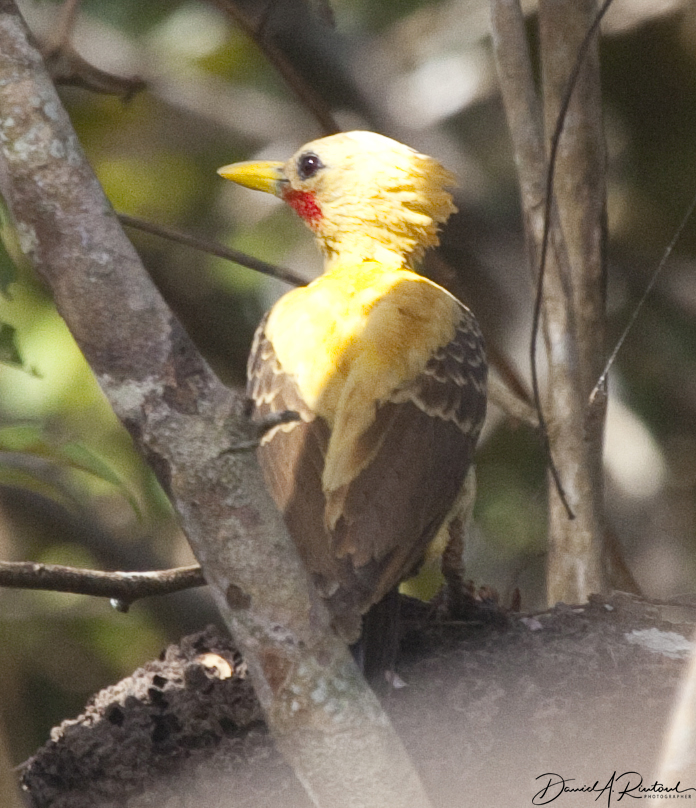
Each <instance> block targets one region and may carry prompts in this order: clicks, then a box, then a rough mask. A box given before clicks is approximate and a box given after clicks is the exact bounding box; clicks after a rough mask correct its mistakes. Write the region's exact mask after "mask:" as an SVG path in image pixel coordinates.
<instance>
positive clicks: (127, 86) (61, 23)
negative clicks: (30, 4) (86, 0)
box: [42, 0, 146, 100]
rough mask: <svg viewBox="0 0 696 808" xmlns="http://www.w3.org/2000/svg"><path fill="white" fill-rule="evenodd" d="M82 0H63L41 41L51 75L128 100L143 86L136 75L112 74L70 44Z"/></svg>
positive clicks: (70, 84) (62, 81) (61, 80)
mask: <svg viewBox="0 0 696 808" xmlns="http://www.w3.org/2000/svg"><path fill="white" fill-rule="evenodd" d="M81 2H82V0H65V1H64V3H63V5H62V6H61V9H60V13H59V15H58V22H57V24H56V26H55V29H54V33H53V34H52V35H51V36H50V37H49V38H48V41H47V42H46V43H45V44H44V46H43V48H42V52H43V55H44V59H45V61H46V66H47V68H48V71H49V73H50V74H51V77H52V78H53V80H54V81H55V82H56V84H64V85H69V86H72V87H82V88H83V89H85V90H91V91H92V92H95V93H102V94H104V95H117V96H119V97H121V98H123V99H125V100H129V99H130V98H132V97H133V96H134V95H135V94H136V93H139V92H140V91H141V90H144V89H145V86H146V85H145V82H144V81H143V80H142V79H140V78H138V77H137V76H135V77H132V78H127V77H123V76H114V75H113V74H112V73H107V72H106V71H104V70H100V69H99V68H98V67H95V66H94V65H92V64H90V63H89V62H88V61H86V60H85V59H83V58H82V56H80V54H79V53H78V52H77V51H76V50H75V48H74V47H73V46H72V43H71V39H72V34H73V30H74V28H75V22H76V21H77V13H78V11H79V8H80V3H81Z"/></svg>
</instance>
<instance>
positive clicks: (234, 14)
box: [213, 0, 341, 135]
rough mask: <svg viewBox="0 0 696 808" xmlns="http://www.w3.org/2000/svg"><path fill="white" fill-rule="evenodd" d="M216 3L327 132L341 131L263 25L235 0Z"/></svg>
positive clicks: (324, 105)
mask: <svg viewBox="0 0 696 808" xmlns="http://www.w3.org/2000/svg"><path fill="white" fill-rule="evenodd" d="M213 2H214V3H215V5H216V6H217V7H218V8H219V9H221V10H222V11H223V12H224V13H225V14H227V16H228V17H230V18H231V19H233V20H234V21H235V22H236V23H237V25H238V26H239V27H240V28H241V29H242V30H243V31H244V33H245V34H247V36H249V37H250V38H251V39H252V40H253V41H254V42H255V43H256V45H258V47H259V48H260V49H261V51H263V54H264V56H265V57H266V58H267V59H268V61H269V62H270V63H271V64H272V65H273V67H274V68H275V69H276V70H277V71H278V73H279V74H280V75H281V76H282V77H283V79H284V80H285V82H286V84H287V85H288V87H290V89H291V90H292V91H293V92H294V93H295V95H296V96H297V98H298V99H299V101H300V103H301V104H302V105H303V106H304V107H305V108H306V109H307V110H309V112H311V113H312V115H314V117H315V118H316V120H317V122H318V123H319V125H320V126H321V128H322V130H323V132H324V134H325V135H333V134H334V133H336V132H340V129H341V128H340V126H339V125H338V124H337V123H336V120H335V118H334V117H333V115H332V113H331V110H330V109H329V108H328V106H327V105H326V103H325V102H324V99H323V98H322V97H321V96H320V95H319V93H317V92H316V91H315V90H314V88H313V87H312V86H311V85H310V84H309V83H308V82H306V81H305V80H304V79H303V77H302V76H301V75H300V74H299V73H298V72H297V70H296V69H295V66H294V65H293V64H292V62H291V61H290V60H289V59H288V58H287V56H286V55H285V54H284V53H283V52H282V51H281V50H280V49H279V48H277V47H276V46H275V45H274V44H273V42H271V41H270V39H269V38H268V37H267V36H265V35H264V29H263V26H260V27H257V26H255V25H254V23H253V22H252V21H251V20H250V19H249V17H247V15H246V14H245V13H244V12H243V11H242V10H241V9H240V8H239V6H238V5H237V4H236V3H235V2H234V0H213Z"/></svg>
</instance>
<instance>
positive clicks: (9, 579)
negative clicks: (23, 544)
mask: <svg viewBox="0 0 696 808" xmlns="http://www.w3.org/2000/svg"><path fill="white" fill-rule="evenodd" d="M205 584H206V580H205V578H204V577H203V572H202V571H201V568H200V567H199V566H198V565H197V564H194V565H191V566H189V567H177V568H175V569H169V570H155V571H151V572H104V571H103V570H88V569H78V568H77V567H65V566H63V565H62V564H37V563H35V562H33V561H0V586H4V587H8V588H11V589H44V590H49V591H51V592H72V593H73V594H76V595H92V596H93V597H98V598H112V599H113V600H117V601H118V602H119V605H121V604H122V605H123V607H124V608H123V611H125V610H127V608H128V606H130V605H131V604H132V603H134V602H135V601H136V600H139V599H140V598H148V597H151V596H152V595H170V594H172V593H174V592H181V591H182V590H184V589H192V588H193V587H196V586H205Z"/></svg>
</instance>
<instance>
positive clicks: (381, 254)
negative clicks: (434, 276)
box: [322, 236, 413, 273]
mask: <svg viewBox="0 0 696 808" xmlns="http://www.w3.org/2000/svg"><path fill="white" fill-rule="evenodd" d="M322 247H323V252H324V255H325V259H326V260H325V261H324V272H325V273H329V272H330V273H333V272H335V271H340V270H341V269H342V268H344V267H357V266H360V265H361V264H365V263H370V264H375V265H377V267H378V268H382V269H383V270H384V271H385V272H393V271H394V270H398V269H413V266H412V260H411V256H409V254H408V252H407V251H406V250H405V249H403V248H400V246H399V245H398V244H391V243H389V242H388V241H386V240H377V239H372V238H368V237H364V236H363V237H352V238H348V239H344V240H341V241H339V242H334V243H332V244H331V245H330V248H329V247H325V246H324V245H322Z"/></svg>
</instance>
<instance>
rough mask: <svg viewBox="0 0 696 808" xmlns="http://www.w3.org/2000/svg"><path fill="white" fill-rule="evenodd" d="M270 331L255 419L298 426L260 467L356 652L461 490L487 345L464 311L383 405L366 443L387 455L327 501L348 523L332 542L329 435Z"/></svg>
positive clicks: (256, 379) (271, 444)
mask: <svg viewBox="0 0 696 808" xmlns="http://www.w3.org/2000/svg"><path fill="white" fill-rule="evenodd" d="M264 327H265V320H264V321H263V322H262V323H261V325H260V326H259V328H258V329H257V333H256V337H255V340H254V345H253V347H252V352H251V356H250V358H249V368H248V370H249V384H248V394H249V396H250V398H251V399H252V400H253V402H254V405H255V409H254V413H255V416H256V417H257V418H263V417H264V416H265V415H268V414H269V413H271V412H280V411H282V410H286V409H290V410H295V411H297V412H299V413H300V416H301V421H299V422H294V423H291V424H285V425H283V426H281V427H277V428H276V429H274V430H273V431H271V432H270V433H268V434H267V435H266V436H265V439H264V442H263V444H262V446H261V447H260V449H259V453H258V454H259V462H260V464H261V466H262V469H263V472H264V476H265V479H266V482H267V485H268V486H269V490H270V492H271V494H272V496H273V498H274V499H275V501H276V503H277V505H278V507H279V509H280V510H281V511H282V512H283V514H284V517H285V521H286V524H287V525H288V529H289V531H290V533H291V535H292V536H293V539H294V541H295V543H296V545H297V547H298V551H299V552H300V554H301V556H302V558H303V560H304V563H305V565H306V566H307V569H308V571H309V572H310V573H311V574H312V576H313V578H314V580H315V583H316V584H317V586H318V588H319V591H320V592H321V593H322V595H323V596H324V597H325V598H326V599H327V601H328V603H329V607H330V608H331V610H332V612H333V614H334V616H335V622H336V625H337V628H338V629H339V630H340V631H341V633H342V634H343V635H344V636H345V637H346V639H348V640H354V639H356V638H357V635H358V634H359V627H360V618H359V615H360V614H361V613H363V612H364V611H366V610H367V609H368V608H369V606H370V605H372V604H373V603H375V602H377V601H378V600H380V598H381V597H382V596H383V595H384V594H385V593H386V592H387V591H389V589H391V588H392V587H393V586H395V585H396V584H397V583H399V581H401V580H403V579H404V578H405V577H408V575H409V574H410V573H411V572H412V571H413V570H414V568H415V567H417V565H418V564H419V562H420V560H421V558H422V555H423V552H424V550H425V548H426V546H427V544H428V543H429V541H430V540H431V539H432V538H433V536H434V535H435V533H436V532H437V530H438V528H439V527H440V525H441V524H442V522H443V520H444V519H445V517H446V516H447V513H448V511H449V510H450V508H451V507H452V504H453V502H454V501H455V499H456V497H457V494H458V493H459V490H460V488H461V486H462V483H463V480H464V478H465V476H466V472H467V470H468V468H469V466H470V465H471V461H472V457H473V452H474V447H475V444H476V440H477V438H478V435H479V432H480V429H481V425H482V423H483V418H484V415H485V401H486V399H485V386H486V362H485V356H484V351H483V339H482V337H481V334H480V331H479V329H478V325H477V324H476V321H475V319H474V317H473V315H472V314H471V313H470V312H469V311H468V310H467V309H465V308H464V307H462V313H461V317H460V321H459V323H458V326H457V331H456V334H455V337H454V339H453V340H452V341H451V342H450V343H449V344H448V345H446V346H444V347H443V348H442V349H440V350H439V351H437V353H436V354H434V355H433V356H432V357H431V358H430V360H429V361H428V363H427V365H426V368H425V370H424V371H423V373H422V374H421V375H420V376H418V377H417V378H416V379H414V380H413V381H412V382H410V383H409V384H407V385H404V386H403V387H401V388H399V389H398V390H396V391H394V394H393V396H392V397H391V399H390V400H389V401H387V402H384V403H382V404H381V405H378V407H377V411H376V417H375V421H374V424H373V426H372V427H371V428H370V432H371V434H370V435H369V436H366V437H367V438H368V439H369V440H375V441H380V442H381V448H380V450H379V452H378V454H377V456H376V457H375V459H374V461H373V462H372V463H371V464H370V465H369V466H368V467H367V468H366V469H364V470H363V471H362V472H361V473H360V474H359V475H358V476H357V477H356V478H355V480H354V481H353V482H352V483H351V484H350V485H348V486H346V487H345V488H344V489H343V490H341V491H339V492H332V493H331V494H330V497H331V508H332V511H333V512H334V513H335V512H336V511H335V508H336V507H337V506H338V507H339V508H340V513H341V516H340V518H339V519H338V520H337V521H336V524H335V528H334V530H333V531H331V532H329V531H328V530H327V527H326V523H325V513H326V508H327V501H326V497H325V494H324V491H323V488H322V470H323V464H324V457H325V455H326V448H327V445H328V441H329V438H330V432H329V428H328V426H327V424H326V422H325V421H324V420H323V419H321V418H319V417H316V416H315V415H314V414H313V413H312V412H311V411H310V410H309V409H308V408H307V406H306V405H305V404H304V402H303V401H302V398H301V396H300V394H299V391H298V389H297V386H296V385H295V383H294V381H293V380H292V378H291V377H289V376H288V375H287V374H285V373H284V372H283V370H282V368H281V367H280V365H279V363H278V360H277V358H276V356H275V352H274V350H273V346H272V345H271V343H270V342H269V340H268V339H267V338H266V336H265V330H264Z"/></svg>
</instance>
